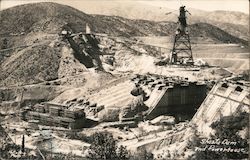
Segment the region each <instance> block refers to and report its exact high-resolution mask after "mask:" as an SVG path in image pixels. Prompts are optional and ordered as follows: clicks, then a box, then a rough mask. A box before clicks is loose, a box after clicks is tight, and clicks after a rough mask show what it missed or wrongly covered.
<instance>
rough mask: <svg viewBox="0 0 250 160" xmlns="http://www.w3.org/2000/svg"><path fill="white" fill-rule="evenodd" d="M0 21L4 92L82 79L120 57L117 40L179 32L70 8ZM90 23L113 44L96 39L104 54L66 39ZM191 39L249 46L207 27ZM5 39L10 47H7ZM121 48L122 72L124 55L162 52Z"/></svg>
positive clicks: (166, 25) (26, 8)
mask: <svg viewBox="0 0 250 160" xmlns="http://www.w3.org/2000/svg"><path fill="white" fill-rule="evenodd" d="M0 15H1V17H0V24H1V25H0V35H1V37H0V48H1V49H4V48H6V49H5V50H1V51H0V63H1V66H0V86H7V85H23V84H34V83H39V82H43V81H49V80H55V79H58V78H63V77H67V76H74V75H77V74H81V73H82V72H85V71H87V70H88V69H87V68H92V67H94V68H95V67H98V68H102V63H103V62H102V60H101V59H100V55H102V54H105V53H106V51H107V50H109V51H110V52H114V50H111V48H112V49H113V48H114V45H113V46H112V44H108V43H111V40H109V39H112V37H117V36H123V37H128V38H129V39H131V37H134V36H172V35H173V34H174V33H175V29H176V23H175V22H155V21H148V20H131V19H126V18H122V17H116V16H101V15H88V14H85V13H83V12H81V11H79V10H77V9H74V8H72V7H69V6H65V5H60V4H56V3H47V2H45V3H34V4H26V5H21V6H17V7H13V8H9V9H6V10H3V11H1V12H0ZM86 23H88V24H89V25H90V27H91V29H92V31H93V32H95V33H105V34H107V35H108V38H107V43H106V42H105V40H103V39H102V38H101V39H99V41H98V39H96V40H97V41H96V43H99V44H101V45H102V48H99V47H100V46H98V45H99V44H91V42H88V40H87V41H85V40H84V39H86V37H85V38H84V37H81V36H79V38H80V39H79V40H77V39H74V41H75V42H74V41H69V40H65V39H63V38H62V37H61V36H60V33H61V31H62V30H63V29H64V28H67V29H68V30H71V31H72V32H73V33H79V32H84V30H85V26H86ZM190 34H191V36H192V37H204V38H209V39H211V40H213V41H214V43H217V42H218V43H221V42H223V43H244V44H246V41H244V40H242V39H239V38H237V37H234V36H232V35H230V34H229V33H227V32H225V31H223V30H221V29H220V28H218V27H215V26H213V25H210V24H207V23H196V24H192V25H190ZM75 38H76V37H75ZM4 39H6V40H7V45H5V44H4V43H3V40H4ZM4 45H5V46H4ZM74 46H75V47H74ZM89 47H90V48H89ZM115 47H116V49H115V51H116V53H115V58H116V59H117V60H118V61H119V60H120V62H121V63H120V64H115V66H116V67H119V66H122V63H123V62H124V61H123V60H124V59H123V58H124V57H122V55H129V56H130V57H126V58H130V59H131V58H132V59H133V58H135V57H134V55H140V54H145V55H146V54H148V55H149V54H152V53H155V52H157V51H156V50H155V49H149V48H145V47H144V48H143V47H141V46H137V44H133V45H132V44H130V43H128V42H126V41H124V42H121V43H117V46H115ZM105 50H106V51H105ZM120 55H121V56H120ZM146 56H147V55H146ZM86 57H90V59H89V60H88V61H89V62H90V63H87V62H86ZM91 61H92V62H91ZM128 62H129V60H128Z"/></svg>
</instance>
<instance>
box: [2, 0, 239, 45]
mask: <svg viewBox="0 0 250 160" xmlns="http://www.w3.org/2000/svg"><path fill="white" fill-rule="evenodd" d="M17 15H18V16H17ZM0 23H1V26H0V34H1V35H6V34H7V35H8V34H11V35H16V34H17V35H18V34H25V33H26V34H27V33H30V32H39V31H42V32H46V33H59V32H60V31H61V30H62V28H63V27H65V26H67V27H70V28H71V29H72V31H73V32H81V31H84V30H85V26H86V23H88V24H89V25H90V27H91V29H92V30H93V32H96V33H106V34H108V35H112V36H127V37H129V36H146V35H172V34H173V33H174V30H175V29H176V23H175V22H164V21H162V22H155V21H148V20H130V19H126V18H121V17H116V16H99V15H88V14H85V13H83V12H81V11H79V10H77V9H74V8H72V7H69V6H65V5H60V4H56V3H49V2H48V3H46V2H45V3H34V4H26V5H21V6H17V7H13V8H9V9H6V10H3V11H2V12H1V18H0ZM238 27H239V26H238ZM227 28H230V29H231V30H232V27H227ZM198 29H202V30H201V32H202V33H204V32H210V31H209V30H213V29H215V30H216V32H218V33H215V34H225V37H230V35H229V34H227V33H226V32H223V31H222V30H219V29H217V28H216V27H214V26H213V25H210V24H206V23H202V27H200V26H199V23H198V25H191V30H198ZM239 30H240V29H238V31H239ZM201 32H199V33H201ZM215 34H208V36H209V37H211V38H212V39H217V40H218V41H222V42H224V39H228V38H222V39H218V37H216V36H215ZM194 36H202V35H199V34H196V33H195V35H194ZM231 38H232V40H231V41H232V42H234V43H239V42H242V41H241V40H240V39H237V38H234V37H232V36H231Z"/></svg>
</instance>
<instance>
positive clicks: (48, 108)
mask: <svg viewBox="0 0 250 160" xmlns="http://www.w3.org/2000/svg"><path fill="white" fill-rule="evenodd" d="M67 108H68V107H67V106H65V105H61V104H53V103H41V104H36V105H34V106H33V107H31V108H26V109H25V110H24V111H23V113H22V117H23V119H24V120H38V121H39V124H43V125H51V126H57V127H64V128H69V129H80V128H83V127H84V126H85V120H86V118H85V113H84V111H83V110H75V111H71V110H69V109H67Z"/></svg>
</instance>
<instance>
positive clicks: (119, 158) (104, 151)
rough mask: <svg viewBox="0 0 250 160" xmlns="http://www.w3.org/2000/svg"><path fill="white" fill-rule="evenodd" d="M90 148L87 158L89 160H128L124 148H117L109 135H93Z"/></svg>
mask: <svg viewBox="0 0 250 160" xmlns="http://www.w3.org/2000/svg"><path fill="white" fill-rule="evenodd" d="M92 138H93V141H92V144H91V146H90V151H89V155H88V158H89V159H91V160H111V159H112V160H128V159H129V153H128V151H127V150H126V148H125V147H123V146H121V147H118V145H117V141H116V140H115V139H114V138H113V136H112V134H111V133H108V132H100V133H95V134H94V135H93V136H92Z"/></svg>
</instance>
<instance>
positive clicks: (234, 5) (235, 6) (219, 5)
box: [0, 0, 249, 14]
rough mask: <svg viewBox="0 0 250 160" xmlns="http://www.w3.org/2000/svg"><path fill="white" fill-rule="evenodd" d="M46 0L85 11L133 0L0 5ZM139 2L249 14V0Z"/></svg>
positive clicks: (7, 0)
mask: <svg viewBox="0 0 250 160" xmlns="http://www.w3.org/2000/svg"><path fill="white" fill-rule="evenodd" d="M44 1H46V2H57V3H61V4H66V5H70V6H72V7H74V8H77V9H79V10H82V11H84V7H81V6H83V5H84V4H86V3H91V4H93V5H95V8H96V7H98V4H100V2H102V3H104V2H107V3H108V4H112V3H120V4H121V5H122V4H123V3H124V1H127V2H128V1H129V2H133V0H0V2H1V4H0V5H1V6H0V7H1V9H6V8H9V7H12V6H16V5H20V4H26V3H34V2H44ZM134 1H135V0H134ZM139 3H143V4H147V5H152V6H158V7H166V8H170V9H176V8H178V7H179V6H180V4H182V5H186V6H187V7H188V8H195V9H201V10H206V11H213V10H230V11H240V12H244V13H247V14H249V0H144V1H141V0H136V2H135V4H137V5H138V4H139ZM102 7H103V6H102ZM88 10H90V9H88Z"/></svg>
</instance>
